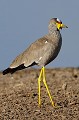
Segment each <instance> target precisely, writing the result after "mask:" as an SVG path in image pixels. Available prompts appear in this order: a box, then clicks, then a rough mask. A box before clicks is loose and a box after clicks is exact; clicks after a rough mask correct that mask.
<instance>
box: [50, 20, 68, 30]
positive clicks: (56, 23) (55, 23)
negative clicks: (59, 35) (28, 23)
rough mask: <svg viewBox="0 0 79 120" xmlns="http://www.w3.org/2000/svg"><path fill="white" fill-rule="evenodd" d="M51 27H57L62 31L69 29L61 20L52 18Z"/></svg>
mask: <svg viewBox="0 0 79 120" xmlns="http://www.w3.org/2000/svg"><path fill="white" fill-rule="evenodd" d="M49 24H50V25H52V27H54V26H56V28H57V29H58V30H60V29H62V28H68V27H67V26H66V25H64V24H63V23H62V21H61V20H59V19H58V18H52V19H51V20H50V23H49Z"/></svg>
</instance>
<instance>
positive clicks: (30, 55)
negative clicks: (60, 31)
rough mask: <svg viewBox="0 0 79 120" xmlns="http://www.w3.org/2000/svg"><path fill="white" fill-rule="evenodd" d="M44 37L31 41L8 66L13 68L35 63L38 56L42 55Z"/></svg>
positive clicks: (45, 39)
mask: <svg viewBox="0 0 79 120" xmlns="http://www.w3.org/2000/svg"><path fill="white" fill-rule="evenodd" d="M47 40H48V39H47V38H46V37H42V38H40V39H38V40H37V41H35V42H34V43H32V44H31V45H30V46H29V47H28V48H27V49H26V50H25V51H24V52H23V53H21V54H20V55H18V56H17V57H16V58H15V60H14V61H13V62H12V64H11V65H10V68H15V67H18V66H20V65H21V64H24V66H25V67H28V66H30V65H31V64H33V63H35V62H36V63H37V62H38V60H39V58H40V57H41V56H43V55H44V51H45V45H46V43H45V42H46V41H47Z"/></svg>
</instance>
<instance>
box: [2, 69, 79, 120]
mask: <svg viewBox="0 0 79 120" xmlns="http://www.w3.org/2000/svg"><path fill="white" fill-rule="evenodd" d="M39 73H40V70H39V69H33V68H32V69H26V70H22V71H19V72H16V73H14V74H13V75H11V74H7V75H4V76H3V75H2V73H0V120H79V68H56V69H46V80H47V84H48V86H49V89H50V92H51V94H52V96H53V100H54V102H55V104H56V106H59V107H57V108H53V107H52V105H51V103H50V101H49V97H48V95H47V92H46V89H45V86H44V85H43V83H42V82H41V103H42V104H41V107H39V106H38V82H37V79H38V76H39Z"/></svg>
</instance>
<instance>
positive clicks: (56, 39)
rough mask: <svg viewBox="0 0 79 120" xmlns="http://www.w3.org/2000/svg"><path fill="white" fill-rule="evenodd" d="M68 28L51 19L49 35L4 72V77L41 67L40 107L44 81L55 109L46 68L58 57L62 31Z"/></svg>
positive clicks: (30, 47) (14, 61)
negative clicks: (36, 66)
mask: <svg viewBox="0 0 79 120" xmlns="http://www.w3.org/2000/svg"><path fill="white" fill-rule="evenodd" d="M62 28H68V27H67V26H66V25H65V24H63V23H62V21H61V20H60V19H58V18H51V19H50V21H49V24H48V33H47V34H46V35H44V36H43V37H41V38H39V39H37V40H36V41H35V42H33V43H32V44H31V45H30V46H29V47H28V48H27V49H26V50H25V51H24V52H22V53H21V54H19V55H18V56H17V57H16V58H15V59H14V60H13V62H12V63H11V64H10V66H9V67H8V68H7V69H5V70H4V71H3V75H5V74H8V73H11V74H13V73H14V72H16V71H18V70H22V69H25V68H28V67H31V66H34V65H38V66H40V67H41V70H40V75H39V77H38V105H39V106H41V92H40V91H41V84H40V83H41V81H43V83H44V85H45V88H46V90H47V93H48V96H49V99H50V103H51V104H52V106H53V107H55V103H54V101H53V97H52V95H51V94H50V90H49V87H48V85H47V82H46V75H45V66H46V65H47V64H49V63H50V62H52V61H53V60H54V59H55V58H56V57H57V56H58V53H59V51H60V49H61V46H62V36H61V33H60V30H61V29H62Z"/></svg>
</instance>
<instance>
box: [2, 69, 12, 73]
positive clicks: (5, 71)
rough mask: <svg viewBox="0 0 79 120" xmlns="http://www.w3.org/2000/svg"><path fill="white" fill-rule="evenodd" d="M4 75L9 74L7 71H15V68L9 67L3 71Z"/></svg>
mask: <svg viewBox="0 0 79 120" xmlns="http://www.w3.org/2000/svg"><path fill="white" fill-rule="evenodd" d="M2 73H3V75H5V74H7V73H11V74H12V73H13V70H12V69H11V68H7V69H5V70H4V71H3V72H2Z"/></svg>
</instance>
